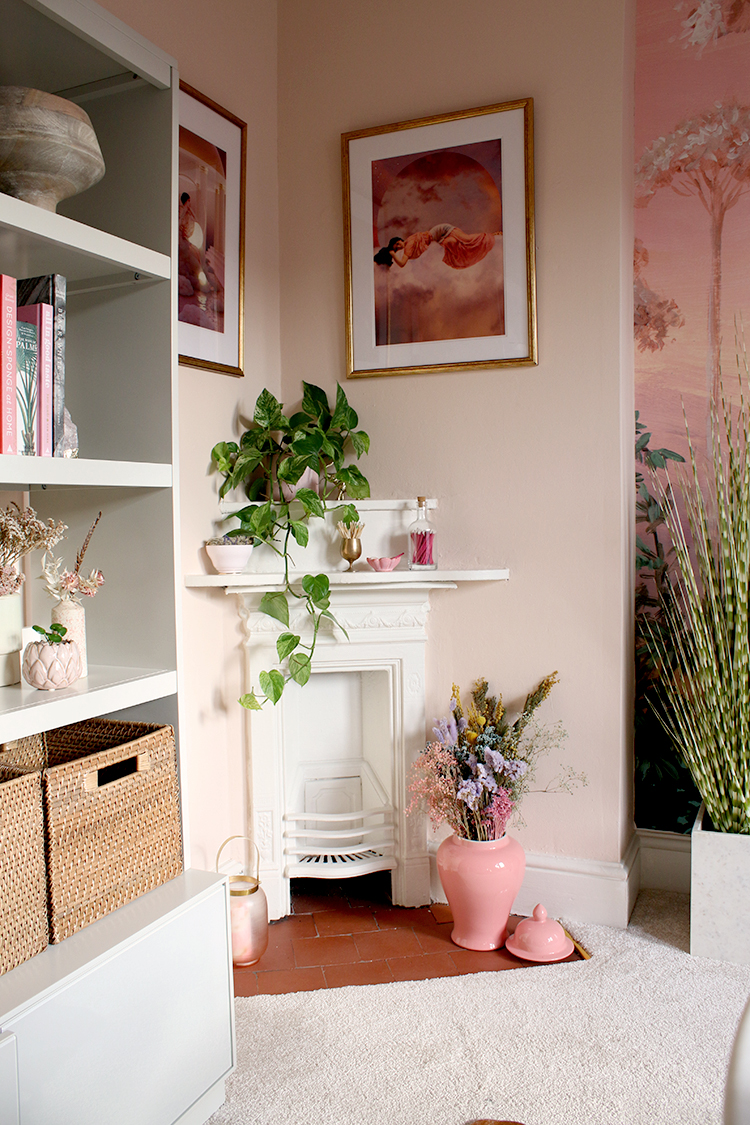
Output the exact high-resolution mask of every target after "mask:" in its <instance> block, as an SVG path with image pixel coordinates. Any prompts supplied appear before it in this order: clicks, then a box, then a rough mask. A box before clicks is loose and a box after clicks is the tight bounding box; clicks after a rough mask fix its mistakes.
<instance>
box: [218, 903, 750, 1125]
mask: <svg viewBox="0 0 750 1125" xmlns="http://www.w3.org/2000/svg"><path fill="white" fill-rule="evenodd" d="M563 924H564V925H566V928H567V929H568V930H570V932H571V933H572V934H573V936H574V937H575V938H576V939H577V940H578V941H579V942H581V943H582V944H583V945H584V946H585V947H586V949H588V950H589V951H590V952H591V954H592V957H591V960H589V961H578V962H571V963H569V964H560V965H545V966H539V967H534V968H527V969H520V970H509V971H504V972H497V973H478V974H476V975H473V976H461V977H448V978H441V979H438V980H429V981H413V982H398V983H395V984H377V985H365V986H362V987H350V988H340V989H332V990H327V991H319V992H304V993H294V994H291V995H287V996H257V997H250V998H246V999H243V998H240V999H238V1000H237V1001H236V1012H237V1048H238V1052H237V1053H238V1063H237V1070H236V1072H235V1073H234V1074H233V1075H232V1076H231V1077H230V1078H229V1079H228V1081H227V1100H226V1102H225V1104H224V1106H223V1107H222V1108H221V1109H220V1110H219V1111H218V1112H217V1113H215V1114H214V1115H213V1116H212V1117H211V1125H463V1123H464V1122H468V1121H472V1120H474V1119H476V1118H499V1119H503V1118H507V1119H511V1120H515V1121H520V1122H523V1123H524V1125H693V1123H694V1125H721V1118H722V1104H723V1093H724V1081H725V1075H726V1068H727V1064H728V1061H729V1055H730V1052H731V1048H732V1044H733V1041H734V1034H735V1031H736V1028H737V1025H738V1023H739V1019H740V1017H741V1015H742V1012H743V1009H744V1006H745V1003H746V1001H747V998H748V994H749V993H750V966H740V965H730V964H726V963H724V962H721V961H713V960H707V959H702V958H693V957H690V955H689V954H688V953H687V949H688V898H687V896H685V895H677V894H667V893H663V892H656V891H646V892H643V893H642V894H641V896H640V897H639V899H638V904H637V906H636V910H635V912H634V914H633V917H632V919H631V923H630V925H629V927H628V929H627V930H614V929H607V928H605V927H602V926H589V925H580V924H577V923H571V922H566V921H565V920H563Z"/></svg>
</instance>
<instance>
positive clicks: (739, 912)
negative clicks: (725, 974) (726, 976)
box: [690, 805, 750, 965]
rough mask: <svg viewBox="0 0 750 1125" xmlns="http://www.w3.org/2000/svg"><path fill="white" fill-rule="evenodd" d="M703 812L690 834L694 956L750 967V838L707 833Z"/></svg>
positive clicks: (726, 833) (725, 833)
mask: <svg viewBox="0 0 750 1125" xmlns="http://www.w3.org/2000/svg"><path fill="white" fill-rule="evenodd" d="M704 814H705V806H704V805H701V807H700V809H699V810H698V815H697V817H696V818H695V824H694V825H693V831H692V836H691V854H690V952H691V954H692V955H693V956H694V957H713V958H715V959H716V960H718V961H731V962H733V963H734V964H736V965H750V836H741V835H736V834H734V833H731V832H714V831H713V830H708V831H707V830H706V827H705V826H704V823H703V822H704ZM706 819H707V818H706Z"/></svg>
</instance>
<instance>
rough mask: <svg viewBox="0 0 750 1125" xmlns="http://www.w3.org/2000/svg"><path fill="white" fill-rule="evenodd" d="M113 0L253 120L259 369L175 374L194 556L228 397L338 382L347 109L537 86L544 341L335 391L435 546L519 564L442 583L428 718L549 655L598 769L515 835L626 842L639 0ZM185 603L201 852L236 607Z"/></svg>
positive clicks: (458, 562) (228, 728)
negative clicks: (432, 531)
mask: <svg viewBox="0 0 750 1125" xmlns="http://www.w3.org/2000/svg"><path fill="white" fill-rule="evenodd" d="M104 6H105V7H107V8H109V9H110V10H111V11H113V12H114V13H115V14H116V15H118V16H119V17H120V18H121V19H123V20H124V21H125V22H127V23H128V24H130V26H132V27H134V28H135V29H136V30H137V31H139V32H140V33H141V34H143V35H145V36H146V37H147V38H149V39H150V40H151V41H152V42H154V43H155V44H156V45H158V46H161V47H163V48H164V49H165V50H167V51H168V52H170V53H171V54H172V55H174V56H175V57H176V58H177V59H178V62H179V65H180V71H181V74H182V76H183V78H184V79H185V80H186V81H188V82H189V83H190V84H191V85H193V86H196V87H197V88H199V89H201V90H203V91H205V93H207V94H208V95H210V96H211V97H212V98H214V99H215V100H216V101H218V102H219V103H220V104H223V105H226V106H227V107H228V108H229V109H231V110H232V111H233V112H235V113H236V114H238V115H239V116H240V117H243V118H245V119H246V120H247V121H248V123H249V181H248V183H249V191H248V206H247V213H248V245H247V267H248V269H247V272H248V281H247V299H248V300H247V308H248V320H247V327H246V348H247V356H246V368H247V371H248V377H247V378H246V379H245V380H244V381H243V382H238V381H235V380H232V379H229V378H227V377H223V376H216V375H206V374H203V373H200V372H194V371H190V370H188V369H182V370H181V373H180V396H181V406H180V439H181V458H182V464H181V472H180V486H181V495H182V501H181V512H182V535H183V568H184V571H185V572H192V571H195V570H196V569H197V568H198V567H199V566H200V560H199V556H198V546H199V544H200V542H201V541H202V539H203V538H204V537H205V536H206V534H207V533H208V531H209V527H210V525H211V521H212V519H213V517H214V515H215V503H214V496H215V485H214V484H213V483H212V482H211V481H210V480H209V479H208V478H207V476H206V470H207V465H208V451H209V450H210V448H211V446H212V445H213V443H214V442H215V441H216V440H219V439H220V438H222V437H225V436H226V435H227V433H228V432H229V431H230V430H231V427H232V421H233V417H234V412H235V407H236V406H237V404H238V402H239V404H240V406H241V407H242V408H243V409H244V410H247V409H248V408H249V407H250V406H251V405H252V402H253V401H254V398H255V396H256V394H257V392H258V390H259V389H260V387H261V386H262V385H268V386H269V387H271V388H272V389H274V388H278V387H279V386H281V387H282V389H283V395H282V397H283V398H284V400H285V401H287V402H288V403H290V404H291V403H293V402H294V401H295V399H297V398H298V396H299V393H300V389H301V380H303V379H306V380H309V381H312V382H316V383H319V384H320V385H322V386H324V387H326V388H327V389H328V390H329V391H330V392H333V390H334V388H335V383H336V380H337V379H338V380H343V379H344V314H343V309H344V282H343V248H342V213H341V188H340V184H341V173H340V163H339V143H340V134H341V133H342V132H345V131H349V130H353V129H358V128H364V127H367V126H371V125H380V124H384V123H386V122H389V121H399V120H408V119H410V118H414V117H418V116H422V115H427V114H434V113H439V112H441V111H446V112H448V111H452V110H456V109H462V108H470V107H472V106H480V105H485V104H491V103H496V102H502V101H504V100H508V99H513V98H517V97H523V96H532V97H533V98H534V99H535V117H536V185H537V186H536V218H537V243H538V245H537V265H538V274H537V280H538V299H539V317H540V319H539V351H540V363H539V366H538V367H536V368H519V369H515V370H514V369H512V368H511V369H497V370H489V371H484V372H476V373H470V374H463V373H455V374H451V373H448V374H443V375H439V376H430V377H427V376H405V377H398V378H387V379H371V380H359V381H350V382H348V383H347V385H346V390H347V393H348V395H349V397H350V401H351V402H352V403H353V404H354V406H355V407H356V409H357V410H358V411H359V414H360V422H361V424H362V426H363V427H364V428H365V429H367V430H368V431H369V432H370V435H371V437H372V453H371V454H370V456H369V458H367V459H366V463H363V467H364V471H365V472H366V474H367V475H368V477H369V479H370V482H371V485H372V489H373V495H375V496H380V497H384V498H389V497H399V496H404V495H406V496H409V495H416V494H417V493H423V492H425V493H427V494H428V495H432V496H436V497H437V498H438V499H439V504H440V507H439V510H438V513H437V522H438V526H439V530H440V535H441V548H440V561H441V564H442V565H445V566H456V567H468V568H471V567H498V566H509V567H510V569H511V580H510V582H509V583H507V584H502V585H486V586H484V585H483V586H474V587H471V588H468V587H464V588H462V589H459V590H457V591H441V592H438V593H437V594H436V595H435V596H434V599H433V611H432V614H431V619H430V626H429V631H430V639H431V644H430V650H429V652H430V655H429V667H428V684H427V707H428V718H430V719H431V718H432V716H437V715H439V714H441V713H443V712H444V710H445V706H446V704H447V700H448V697H449V694H450V688H451V683H452V681H453V680H455V681H457V682H458V683H459V684H460V685H461V686H462V688H463V689H464V690H468V688H469V686H470V684H471V682H472V680H473V679H474V678H476V677H477V676H480V675H486V676H487V677H488V678H489V680H490V682H491V684H492V686H493V688H495V689H496V690H500V691H502V692H503V694H504V696H505V699H506V702H507V703H508V704H509V705H511V706H513V705H515V704H518V703H520V702H521V701H522V699H523V696H524V695H525V693H526V692H527V691H528V690H529V689H530V688H532V687H533V686H535V684H536V683H537V681H538V680H539V679H540V678H541V677H542V676H543V675H544V674H546V673H548V672H550V671H552V670H553V669H555V668H556V669H558V670H559V672H560V677H561V683H560V685H559V686H558V687H557V688H556V689H555V692H554V693H553V695H552V697H551V698H550V701H549V703H548V704H547V705H546V713H545V717H546V718H548V719H550V720H554V719H558V718H559V719H561V720H562V722H563V724H564V725H565V727H566V729H567V730H568V732H569V740H568V744H567V749H566V761H567V762H569V763H570V764H571V765H572V766H573V767H574V768H575V769H577V770H584V771H585V772H586V773H587V775H588V778H589V785H588V787H587V788H585V789H581V790H579V791H577V792H576V794H575V795H574V796H572V797H569V796H564V795H559V796H550V795H538V796H531V797H529V798H528V800H527V802H526V804H525V806H524V817H525V820H526V822H527V827H526V828H524V829H522V830H520V832H519V833H518V834H519V837H520V839H521V840H522V842H523V843H524V845H525V846H526V847H527V848H528V849H530V850H532V851H535V852H546V853H551V854H560V855H568V856H575V857H582V858H589V859H600V860H609V861H617V860H619V859H620V858H621V856H622V855H623V853H624V850H625V847H626V845H627V842H628V840H629V838H630V836H631V834H632V819H631V812H630V806H631V793H630V775H631V764H630V742H631V738H630V726H631V722H632V702H631V687H630V678H631V674H630V668H631V658H630V632H631V622H632V607H631V601H630V599H631V570H632V567H631V559H632V541H631V532H630V525H631V513H632V495H631V479H632V411H633V401H632V319H631V307H630V301H631V290H632V266H631V254H632V130H631V121H632V68H633V62H632V57H631V47H632V43H633V41H634V32H633V23H634V17H633V11H632V2H631V0H610V2H609V3H607V4H602V3H601V2H600V0H578V2H576V3H571V2H567V3H564V4H560V3H559V0H536V2H535V3H534V4H533V5H529V4H526V5H519V4H518V3H516V2H515V0H465V2H464V3H463V4H462V5H461V6H460V10H459V9H457V7H456V5H455V4H453V3H451V2H449V0H378V2H377V3H376V2H375V0H357V2H356V3H352V2H351V0H316V3H315V4H311V3H310V2H309V0H281V3H279V4H278V40H277V27H276V22H275V20H276V5H275V3H274V2H273V0H247V2H244V0H222V3H220V4H213V5H210V6H209V7H208V8H207V6H206V5H205V4H199V3H198V2H197V0H180V2H179V3H178V0H163V2H162V3H160V4H158V5H154V4H153V3H152V2H151V0H106V2H105V5H104ZM207 11H210V22H209V20H207V18H206V12H207ZM277 49H278V53H277ZM277 60H278V185H277V181H276V163H275V160H276V133H275V124H276V118H275V115H276V90H277V87H276V74H275V67H276V62H277ZM623 123H625V124H623ZM277 203H278V216H277ZM277 238H278V240H279V248H280V263H279V261H277V248H276V240H277ZM279 295H280V296H279ZM279 300H280V305H279ZM279 316H280V322H279ZM279 323H280V328H281V350H280V353H279V342H278V331H279ZM280 372H283V375H280ZM184 622H185V651H186V687H187V697H188V702H187V716H188V720H189V722H188V730H187V731H186V734H185V740H186V752H187V758H186V760H187V779H186V780H187V784H188V788H189V802H190V817H191V836H192V840H193V861H194V862H195V863H196V864H197V865H201V864H206V865H208V866H210V865H211V863H212V861H213V855H214V854H215V849H216V847H217V846H218V844H219V843H220V842H221V839H222V838H223V836H224V835H228V834H229V833H230V832H238V831H241V830H242V812H243V789H242V764H241V763H242V716H241V714H240V713H239V708H237V707H236V705H235V703H234V700H235V699H236V696H237V694H238V690H239V686H240V685H239V666H238V644H239V626H238V620H237V618H236V615H235V614H234V608H233V606H232V605H231V603H230V604H227V600H226V599H223V597H220V596H218V595H217V596H216V597H209V596H208V595H205V594H202V593H193V592H185V596H184ZM553 772H554V763H552V762H550V763H549V765H548V766H547V765H545V766H544V768H543V769H542V770H541V771H540V780H541V781H542V783H543V782H544V781H546V779H547V778H548V776H549V775H550V774H551V773H553Z"/></svg>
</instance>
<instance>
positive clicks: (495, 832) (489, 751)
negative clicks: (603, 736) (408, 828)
mask: <svg viewBox="0 0 750 1125" xmlns="http://www.w3.org/2000/svg"><path fill="white" fill-rule="evenodd" d="M556 683H557V673H556V672H553V674H552V675H551V676H546V677H545V678H544V679H543V680H542V682H541V683H540V684H539V686H538V687H537V688H536V690H535V691H533V692H531V693H530V695H528V696H527V697H526V702H525V704H524V707H523V710H522V712H521V714H520V715H519V717H518V718H517V719H516V720H515V722H514V723H510V722H508V720H507V718H506V712H505V708H504V706H503V701H502V696H498V697H497V698H495V697H494V696H490V695H488V694H487V687H488V685H487V681H486V680H481V679H480V680H477V681H476V683H475V685H474V688H473V690H472V693H471V704H470V705H469V708H468V713H467V714H464V711H463V707H462V705H461V696H460V694H459V690H458V688H457V687H456V685H455V684H454V685H453V698H452V699H451V701H450V715H449V716H448V717H447V718H443V719H440V721H439V722H438V724H437V726H435V727H433V733H434V734H435V739H434V740H433V741H432V742H428V743H427V745H426V746H425V748H424V750H423V751H422V753H421V754H420V756H419V758H418V759H417V761H416V762H415V763H414V764H413V766H412V771H413V774H414V777H413V780H412V782H411V785H410V787H409V788H410V791H411V793H412V801H411V804H410V805H409V807H408V809H407V810H406V811H407V813H411V812H413V811H414V810H415V809H417V808H426V809H427V811H428V812H429V815H430V820H431V821H432V825H433V827H434V828H437V827H439V826H440V825H441V824H443V823H444V822H445V823H447V824H449V825H450V827H451V828H452V830H453V831H454V832H455V834H456V835H457V836H460V837H462V838H463V839H465V840H499V839H500V837H501V836H502V835H503V833H504V832H505V828H506V825H507V823H508V821H509V820H510V818H511V816H512V815H513V814H514V813H516V814H517V812H518V807H519V805H520V803H521V799H522V798H523V796H524V795H525V794H526V793H527V792H529V791H530V788H529V787H530V784H531V782H532V781H533V779H534V775H535V770H536V764H537V761H538V759H539V758H540V757H541V756H542V755H543V754H547V753H549V751H550V750H551V749H553V747H558V746H559V745H560V744H561V743H562V742H563V740H564V739H565V738H567V734H566V732H565V731H564V730H563V728H562V726H561V724H560V723H556V724H554V725H553V726H551V727H548V726H545V725H543V724H541V723H539V722H538V720H537V719H536V717H535V716H534V712H535V711H536V709H537V707H539V705H540V704H541V703H543V702H544V700H545V699H546V698H547V696H548V695H549V693H550V691H551V690H552V687H553V685H554V684H556ZM575 784H582V785H586V778H585V776H584V775H583V774H577V773H574V772H573V770H572V769H570V767H566V768H564V769H563V771H562V772H561V773H560V774H559V775H558V776H557V777H555V778H553V779H552V780H551V781H550V782H548V784H547V785H546V786H545V787H544V789H542V790H535V792H544V793H553V792H568V793H569V792H571V791H572V788H573V785H575Z"/></svg>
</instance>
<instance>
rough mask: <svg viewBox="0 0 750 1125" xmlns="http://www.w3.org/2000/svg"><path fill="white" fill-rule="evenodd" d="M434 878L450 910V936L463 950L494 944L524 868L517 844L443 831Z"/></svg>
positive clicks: (504, 930) (503, 934)
mask: <svg viewBox="0 0 750 1125" xmlns="http://www.w3.org/2000/svg"><path fill="white" fill-rule="evenodd" d="M437 866H438V872H439V874H440V881H441V882H442V884H443V890H444V891H445V894H446V897H447V899H448V905H449V906H450V908H451V913H452V914H453V932H452V933H451V939H452V940H453V941H454V942H455V943H456V945H461V946H463V948H464V949H500V947H501V946H502V945H504V944H505V939H506V938H507V936H508V918H509V917H510V912H511V908H512V906H513V902H514V899H515V897H516V895H517V894H518V892H519V891H520V889H521V883H522V882H523V877H524V873H525V871H526V855H525V853H524V850H523V848H522V847H521V845H520V844H519V843H518V840H514V839H513V838H512V836H508V835H507V834H506V835H504V836H501V838H500V839H499V840H464V839H462V838H461V837H460V836H448V838H447V839H445V840H443V842H442V844H441V845H440V847H439V848H438V851H437Z"/></svg>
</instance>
